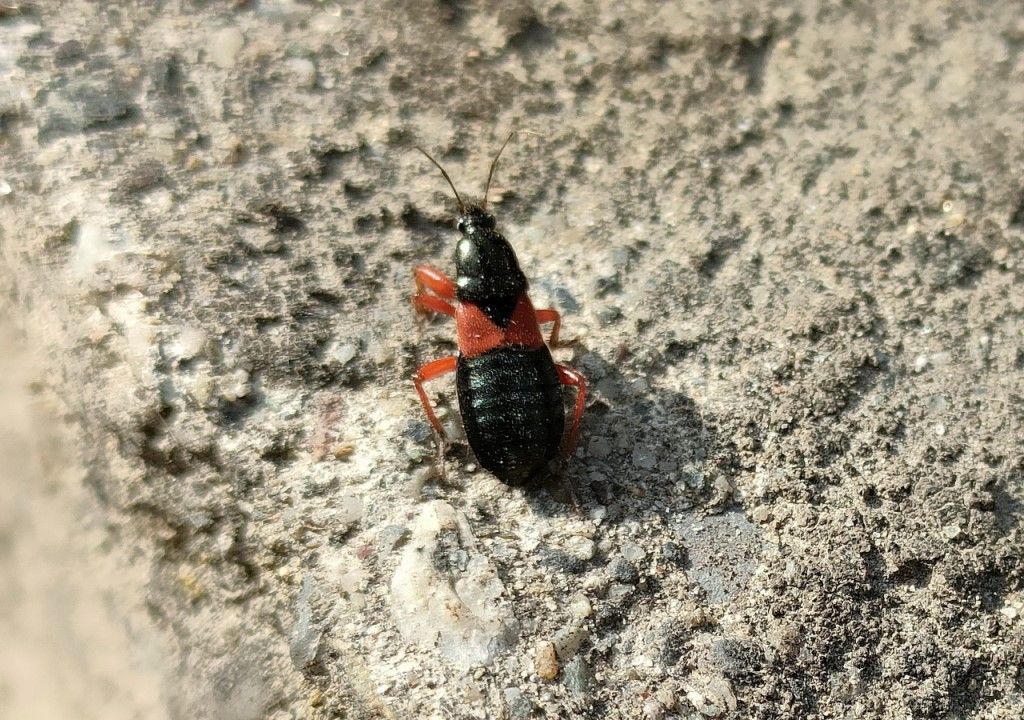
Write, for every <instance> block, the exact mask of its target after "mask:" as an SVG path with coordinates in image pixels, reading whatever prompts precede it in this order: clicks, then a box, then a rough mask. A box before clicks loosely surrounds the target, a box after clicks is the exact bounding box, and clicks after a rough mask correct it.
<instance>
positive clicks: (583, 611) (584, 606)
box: [569, 595, 594, 618]
mask: <svg viewBox="0 0 1024 720" xmlns="http://www.w3.org/2000/svg"><path fill="white" fill-rule="evenodd" d="M569 613H570V614H571V615H573V616H574V617H578V618H588V617H590V616H591V615H593V614H594V606H593V605H591V603H590V600H588V599H587V596H586V595H576V596H575V597H574V598H573V599H572V600H571V601H570V602H569Z"/></svg>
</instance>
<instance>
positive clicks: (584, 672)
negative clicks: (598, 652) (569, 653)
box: [562, 656, 595, 695]
mask: <svg viewBox="0 0 1024 720" xmlns="http://www.w3.org/2000/svg"><path fill="white" fill-rule="evenodd" d="M562 682H563V683H565V686H566V687H567V688H569V690H571V691H572V692H574V693H575V694H577V695H586V694H587V693H589V692H590V691H591V690H592V689H593V688H594V684H595V678H594V671H593V670H592V669H591V668H590V665H588V664H587V662H586V661H585V660H584V659H583V658H582V657H580V656H577V657H574V658H573V659H572V660H570V661H569V662H567V663H566V664H565V665H564V666H563V667H562Z"/></svg>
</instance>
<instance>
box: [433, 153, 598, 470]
mask: <svg viewBox="0 0 1024 720" xmlns="http://www.w3.org/2000/svg"><path fill="white" fill-rule="evenodd" d="M514 134H515V133H512V134H511V135H509V136H508V138H506V140H505V142H504V144H502V146H501V148H500V149H499V150H498V153H497V155H495V156H494V160H493V161H492V162H491V169H490V171H489V172H488V174H487V185H486V186H485V188H484V198H483V202H481V203H480V205H467V204H466V203H464V202H463V201H462V197H461V196H460V195H459V191H458V190H456V189H455V184H454V183H453V182H452V180H451V178H450V177H449V176H448V173H447V172H445V170H444V168H443V167H441V165H440V164H439V163H438V162H437V161H436V160H435V159H434V158H433V157H431V156H430V154H429V153H427V151H426V150H423V149H422V148H419V147H418V148H416V149H417V150H419V151H420V152H422V153H423V154H424V155H426V156H427V159H428V160H430V162H432V163H433V164H434V165H436V166H437V169H438V170H440V171H441V174H442V175H443V176H444V179H445V180H446V181H447V182H448V185H449V186H451V189H452V192H454V193H455V201H456V203H457V204H458V210H459V218H458V224H457V227H458V230H459V232H460V233H461V234H462V237H461V238H460V239H459V242H458V243H457V244H456V246H455V280H454V281H452V280H451V279H450V278H448V277H447V276H446V275H445V274H444V273H443V272H441V271H440V270H438V269H437V268H435V267H432V266H430V265H419V266H418V267H416V270H415V272H414V276H415V279H416V294H415V295H414V296H413V305H414V306H415V308H416V310H417V311H418V312H424V313H440V314H442V315H448V316H450V317H453V318H455V325H456V330H457V336H458V345H459V353H458V355H453V356H449V357H445V358H441V359H439V360H434V361H433V362H429V363H427V364H425V365H423V366H422V367H420V368H419V370H418V371H417V372H416V378H415V381H414V382H415V385H416V392H417V393H418V394H419V397H420V402H421V403H422V404H423V410H424V412H426V414H427V419H429V420H430V424H431V425H432V426H433V427H434V430H435V431H436V432H437V435H438V440H439V449H440V448H443V443H444V442H445V434H444V429H443V428H442V427H441V423H440V422H438V419H437V416H436V415H435V414H434V411H433V409H432V408H431V406H430V401H429V400H428V399H427V393H426V392H425V391H424V389H423V385H424V383H426V382H428V381H430V380H433V379H435V378H438V377H441V376H442V375H446V374H448V373H451V372H454V373H455V384H456V389H457V391H458V398H459V409H460V411H461V413H462V424H463V427H464V428H465V431H466V438H467V440H468V441H469V446H470V448H472V450H473V453H474V454H475V455H476V458H477V460H478V461H479V463H480V465H481V466H483V467H484V468H486V469H487V470H489V471H490V472H492V473H494V475H496V476H497V477H498V479H499V480H501V481H502V482H504V483H506V484H508V485H512V486H530V485H534V484H536V483H537V482H538V481H540V480H541V479H542V478H543V476H544V475H545V474H546V470H547V469H548V468H550V467H551V465H552V461H554V460H555V459H559V461H564V460H565V458H566V457H568V455H569V454H570V453H571V452H572V451H573V449H574V448H575V447H576V440H577V437H578V435H579V427H580V418H582V416H583V409H584V406H585V404H586V398H587V383H586V380H585V379H584V377H583V375H581V374H580V373H579V372H577V371H576V370H573V369H572V368H570V367H567V366H565V365H562V364H559V363H556V362H555V361H554V359H553V358H552V357H551V351H550V350H549V349H548V345H547V344H545V342H544V338H543V336H542V335H541V330H540V326H541V325H542V324H547V323H552V324H553V325H552V329H551V335H550V336H549V340H548V342H549V343H550V345H551V346H555V345H557V344H558V331H559V329H560V328H561V324H562V321H561V316H560V315H559V314H558V311H556V310H554V309H551V308H544V309H541V310H535V309H534V307H533V304H532V303H531V302H530V296H529V294H528V287H529V286H528V283H527V280H526V276H525V275H524V274H523V271H522V270H521V269H520V267H519V261H518V259H517V258H516V254H515V251H514V250H513V249H512V246H511V245H510V244H509V242H508V240H506V239H505V237H504V236H503V235H502V234H501V233H499V232H498V231H497V230H496V229H495V219H494V216H493V215H492V214H490V213H488V212H487V193H488V191H489V190H490V187H491V178H492V177H493V176H494V168H495V167H496V166H497V164H498V158H500V157H501V153H502V151H503V150H504V149H505V146H506V145H508V142H509V140H511V139H512V135H514ZM563 385H571V386H572V387H574V388H576V404H575V409H574V411H573V416H572V425H571V426H570V429H569V435H568V438H567V439H566V441H565V442H564V443H563V442H562V439H563V437H562V436H563V434H564V430H565V407H564V406H563V404H562V390H561V388H562V386H563Z"/></svg>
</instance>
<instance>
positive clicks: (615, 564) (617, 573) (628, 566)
mask: <svg viewBox="0 0 1024 720" xmlns="http://www.w3.org/2000/svg"><path fill="white" fill-rule="evenodd" d="M608 576H609V577H610V578H611V579H612V580H615V581H616V582H620V583H624V584H626V585H635V584H636V583H637V582H638V581H639V580H640V573H639V572H637V569H636V568H635V567H634V566H633V565H632V563H630V562H629V561H628V560H626V559H625V558H623V557H617V558H615V559H614V560H612V561H611V562H610V563H608Z"/></svg>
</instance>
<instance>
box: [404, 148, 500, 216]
mask: <svg viewBox="0 0 1024 720" xmlns="http://www.w3.org/2000/svg"><path fill="white" fill-rule="evenodd" d="M506 142H508V141H507V140H506ZM416 149H417V150H419V151H420V152H421V153H423V154H424V155H426V156H427V160H429V161H430V162H432V163H434V164H435V165H436V166H437V169H438V170H440V171H441V174H442V175H444V179H445V180H447V181H448V185H449V186H450V187H451V189H452V192H453V193H455V202H457V203H458V204H459V212H460V213H463V214H465V212H466V203H464V202H462V198H461V197H459V191H458V190H456V189H455V183H453V182H452V179H451V178H450V177H448V173H446V172H445V170H444V168H443V167H441V163H439V162H438V161H437V160H435V159H434V158H432V157H431V156H430V153H428V152H427V151H426V150H424V149H423V148H421V147H420V146H419V145H417V146H416ZM492 170H493V168H492Z"/></svg>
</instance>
